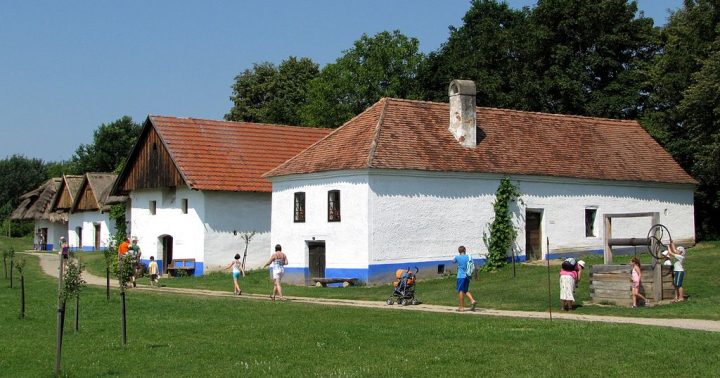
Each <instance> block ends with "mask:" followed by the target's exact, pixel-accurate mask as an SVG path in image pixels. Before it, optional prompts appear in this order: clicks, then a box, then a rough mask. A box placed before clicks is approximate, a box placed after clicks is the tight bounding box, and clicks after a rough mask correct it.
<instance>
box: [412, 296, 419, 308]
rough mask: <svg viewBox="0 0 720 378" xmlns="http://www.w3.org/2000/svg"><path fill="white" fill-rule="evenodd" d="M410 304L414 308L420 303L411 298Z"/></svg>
mask: <svg viewBox="0 0 720 378" xmlns="http://www.w3.org/2000/svg"><path fill="white" fill-rule="evenodd" d="M410 304H411V305H413V306H415V305H419V304H420V302H419V301H418V300H417V299H415V298H413V300H412V301H411V302H410Z"/></svg>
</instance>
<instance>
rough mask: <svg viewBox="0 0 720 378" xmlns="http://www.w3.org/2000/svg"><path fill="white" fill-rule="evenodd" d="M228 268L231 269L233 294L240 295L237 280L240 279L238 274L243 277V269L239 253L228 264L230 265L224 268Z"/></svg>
mask: <svg viewBox="0 0 720 378" xmlns="http://www.w3.org/2000/svg"><path fill="white" fill-rule="evenodd" d="M230 268H232V278H233V292H234V293H235V295H241V294H242V289H240V285H238V278H240V273H242V275H243V277H245V269H243V266H242V262H241V261H240V254H239V253H236V254H235V259H234V260H233V261H231V262H230V265H228V266H227V267H225V269H230Z"/></svg>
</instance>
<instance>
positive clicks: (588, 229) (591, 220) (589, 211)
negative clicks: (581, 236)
mask: <svg viewBox="0 0 720 378" xmlns="http://www.w3.org/2000/svg"><path fill="white" fill-rule="evenodd" d="M596 218H597V208H594V207H587V208H585V237H588V238H591V237H595V236H597V232H596V230H595V219H596Z"/></svg>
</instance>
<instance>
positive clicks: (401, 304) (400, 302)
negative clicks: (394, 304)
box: [398, 298, 405, 306]
mask: <svg viewBox="0 0 720 378" xmlns="http://www.w3.org/2000/svg"><path fill="white" fill-rule="evenodd" d="M398 304H399V305H400V306H405V300H404V299H402V298H400V299H398Z"/></svg>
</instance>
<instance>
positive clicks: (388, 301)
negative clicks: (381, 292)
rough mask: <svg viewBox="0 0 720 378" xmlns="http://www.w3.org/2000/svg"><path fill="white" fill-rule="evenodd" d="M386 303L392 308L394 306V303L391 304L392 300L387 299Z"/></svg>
mask: <svg viewBox="0 0 720 378" xmlns="http://www.w3.org/2000/svg"><path fill="white" fill-rule="evenodd" d="M386 303H387V304H389V305H391V306H392V305H393V304H395V302H393V300H392V298H388V300H387V302H386Z"/></svg>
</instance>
